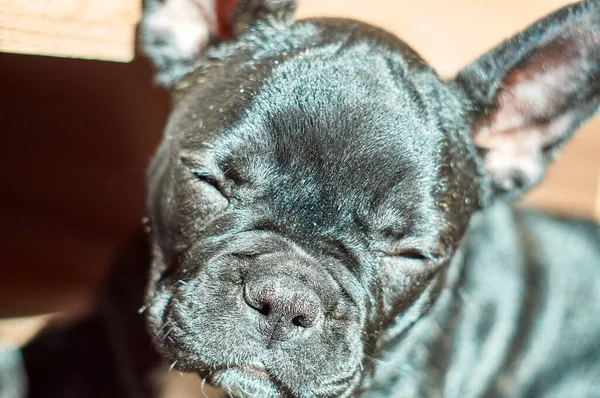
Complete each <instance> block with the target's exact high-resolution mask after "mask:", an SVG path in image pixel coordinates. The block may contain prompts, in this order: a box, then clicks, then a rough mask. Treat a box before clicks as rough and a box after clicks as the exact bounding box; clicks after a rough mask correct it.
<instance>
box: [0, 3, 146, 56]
mask: <svg viewBox="0 0 600 398" xmlns="http://www.w3.org/2000/svg"><path fill="white" fill-rule="evenodd" d="M140 16H141V1H140V0H100V1H98V0H27V1H23V0H0V51H2V52H13V53H23V54H38V55H52V56H58V57H72V58H87V59H101V60H111V61H120V62H128V61H130V60H131V59H133V55H134V48H135V27H136V24H137V22H138V21H139V18H140Z"/></svg>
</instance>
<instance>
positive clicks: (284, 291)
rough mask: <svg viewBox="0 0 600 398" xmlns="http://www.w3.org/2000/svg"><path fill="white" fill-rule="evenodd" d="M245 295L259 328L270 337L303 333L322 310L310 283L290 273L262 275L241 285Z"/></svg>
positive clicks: (292, 335) (271, 338)
mask: <svg viewBox="0 0 600 398" xmlns="http://www.w3.org/2000/svg"><path fill="white" fill-rule="evenodd" d="M244 299H245V300H246V303H247V304H248V306H249V308H250V310H251V312H252V315H254V316H257V317H258V328H259V330H260V332H261V334H262V335H264V336H265V337H267V339H268V340H269V341H285V340H289V339H291V338H293V337H294V336H302V335H306V331H307V330H308V329H310V328H313V327H314V326H315V325H316V324H317V323H318V322H319V319H320V317H321V314H322V312H323V311H322V305H321V300H320V299H319V296H318V295H317V294H316V292H315V291H314V290H312V289H311V288H310V287H309V286H307V285H306V284H304V283H302V282H301V281H299V280H296V279H294V278H290V277H281V276H279V277H275V276H269V277H262V278H257V279H255V280H252V281H249V282H248V283H247V284H246V285H245V286H244Z"/></svg>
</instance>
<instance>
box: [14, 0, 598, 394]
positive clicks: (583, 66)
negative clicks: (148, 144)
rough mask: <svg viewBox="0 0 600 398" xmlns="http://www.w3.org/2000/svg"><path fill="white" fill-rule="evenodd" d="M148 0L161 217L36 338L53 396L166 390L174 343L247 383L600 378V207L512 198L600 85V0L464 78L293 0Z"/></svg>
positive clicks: (460, 389) (40, 369)
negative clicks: (65, 325) (220, 8)
mask: <svg viewBox="0 0 600 398" xmlns="http://www.w3.org/2000/svg"><path fill="white" fill-rule="evenodd" d="M145 7H146V11H145V17H144V20H143V21H142V24H141V37H142V40H143V46H144V49H145V51H146V53H147V54H148V56H149V58H150V59H151V60H152V61H153V62H154V64H155V65H156V68H157V82H159V83H160V84H162V85H163V86H165V87H167V88H168V89H169V90H170V92H171V94H172V111H171V114H170V118H169V121H168V124H167V127H166V130H165V133H164V138H163V140H162V142H161V143H160V146H159V148H158V150H157V152H156V155H155V157H154V159H153V161H152V163H151V165H150V167H149V172H148V178H147V193H146V199H147V201H146V209H147V216H146V218H145V219H144V235H145V236H138V237H136V238H134V239H133V243H132V244H131V245H129V247H130V249H128V251H126V252H125V254H124V255H122V256H121V258H120V260H119V261H118V262H117V266H116V267H115V276H113V278H112V280H111V282H110V283H109V287H108V288H107V290H106V292H105V294H104V295H103V296H102V299H101V300H100V301H99V305H98V311H97V313H96V314H95V315H94V316H93V317H92V318H91V319H89V320H87V321H86V322H84V323H83V324H80V325H78V326H77V327H76V328H74V329H71V330H70V331H65V332H55V333H54V334H53V335H52V336H48V335H46V336H41V337H40V338H39V339H38V340H37V341H34V342H33V343H32V345H31V346H29V347H27V348H26V349H25V350H24V358H25V363H26V366H27V367H28V370H29V376H30V380H31V382H30V386H31V394H30V396H35V397H49V396H53V397H54V396H55V397H59V396H61V397H64V396H74V397H83V396H85V397H96V396H97V397H100V396H103V397H106V396H114V397H150V396H153V394H155V393H156V389H155V388H154V386H153V383H152V382H151V380H150V379H151V378H150V376H149V375H150V374H154V375H155V373H152V369H153V368H154V367H155V364H159V363H166V364H168V365H169V367H171V368H172V369H176V370H179V371H182V372H191V373H195V374H197V375H199V377H200V378H202V379H203V380H204V381H205V382H206V383H208V384H211V385H213V386H217V387H220V388H223V389H224V391H225V393H227V394H229V395H230V396H233V397H296V398H308V397H353V396H357V397H358V396H360V397H369V398H376V397H460V398H468V397H560V398H564V397H600V227H599V226H598V225H596V224H593V223H588V222H583V221H575V220H567V219H560V218H557V217H552V216H548V215H543V214H540V213H536V212H530V211H525V210H517V209H515V208H513V207H512V206H511V204H510V203H511V202H513V201H514V200H515V199H517V198H519V197H520V196H521V195H523V194H524V193H525V192H527V191H528V190H529V189H531V188H532V187H534V186H535V185H536V184H537V183H538V182H539V181H540V180H541V179H542V177H543V176H544V172H545V170H546V168H547V166H548V164H549V163H550V162H551V161H552V160H553V159H554V158H555V157H556V156H557V155H558V153H559V152H560V149H561V147H562V146H563V144H564V143H565V142H566V141H567V140H568V139H569V138H570V137H571V135H572V134H573V133H574V132H575V131H576V130H577V129H578V128H579V127H580V126H581V125H582V123H584V122H585V121H586V120H588V119H589V118H590V117H591V116H592V115H594V113H595V112H596V111H597V110H598V108H599V106H600V1H584V2H580V3H576V4H573V5H570V6H567V7H565V8H563V9H561V10H559V11H557V12H555V13H554V14H552V15H550V16H548V17H546V18H544V19H542V20H540V21H538V22H536V23H534V24H533V25H532V26H531V27H529V28H527V29H526V30H524V31H523V32H521V33H519V34H517V35H516V36H515V37H513V38H511V39H509V40H507V41H505V42H504V43H502V44H500V45H499V46H497V47H496V48H494V49H492V50H491V51H490V52H488V53H487V54H485V55H483V56H482V57H481V58H479V59H478V60H476V61H474V62H473V63H472V64H470V65H468V66H466V67H465V68H464V69H463V70H462V71H461V72H460V73H459V74H458V75H457V76H456V77H455V78H453V79H451V80H444V79H441V78H440V77H439V76H438V75H437V74H436V72H435V71H434V70H433V69H432V68H431V67H430V66H428V65H427V64H426V62H425V61H424V60H423V59H422V58H420V57H419V55H417V53H416V52H415V51H413V50H412V49H411V48H410V47H409V46H408V45H406V44H405V43H404V42H402V41H401V40H399V39H398V38H396V37H395V36H393V35H392V34H390V33H387V32H385V31H383V30H381V29H378V28H376V27H373V26H370V25H367V24H364V23H361V22H357V21H353V20H346V19H328V18H323V19H308V20H302V21H294V17H293V15H294V10H295V8H296V3H295V1H293V0H240V1H238V2H237V3H236V4H235V5H234V6H232V7H231V10H232V12H231V13H226V15H219V13H218V12H217V11H215V7H216V6H215V4H214V3H212V2H208V1H199V0H165V1H158V0H148V1H146V4H145ZM219 35H220V36H219ZM217 37H227V39H218V38H217ZM138 309H139V311H138ZM138 312H139V314H138ZM48 341H53V344H48ZM48 347H51V350H50V349H48ZM44 350H46V351H44ZM51 358H56V359H57V362H56V365H52V363H50V359H51ZM65 375H68V376H65ZM50 376H51V377H50ZM75 380H76V381H75ZM67 384H69V385H70V387H69V388H70V390H69V391H70V392H69V394H71V395H69V394H67V393H65V391H66V390H65V387H64V386H65V385H67ZM73 391H76V392H73ZM52 394H54V395H52Z"/></svg>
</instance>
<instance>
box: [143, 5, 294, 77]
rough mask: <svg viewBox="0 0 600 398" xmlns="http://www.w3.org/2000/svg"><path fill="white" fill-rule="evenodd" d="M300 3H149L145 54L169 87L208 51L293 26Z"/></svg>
mask: <svg viewBox="0 0 600 398" xmlns="http://www.w3.org/2000/svg"><path fill="white" fill-rule="evenodd" d="M295 10H296V1H295V0H144V15H143V17H142V21H141V23H140V37H141V42H142V48H143V50H144V52H145V53H146V55H147V56H148V57H149V58H150V59H151V60H152V62H153V63H154V65H155V67H156V68H157V69H158V72H157V75H156V81H157V82H158V83H159V84H161V85H163V86H166V87H170V86H172V85H173V83H175V82H176V81H177V80H178V79H179V78H180V77H181V76H183V75H184V74H186V73H188V72H189V71H191V70H193V69H194V68H195V67H196V66H198V62H199V59H200V58H201V56H202V54H203V52H204V50H205V49H206V48H207V47H208V46H209V45H211V44H213V43H216V42H219V41H220V40H230V39H235V38H236V37H237V36H239V35H241V34H243V33H244V32H245V31H246V30H248V29H250V28H252V27H254V26H259V25H261V24H271V25H276V24H284V25H289V24H292V23H293V21H294V12H295Z"/></svg>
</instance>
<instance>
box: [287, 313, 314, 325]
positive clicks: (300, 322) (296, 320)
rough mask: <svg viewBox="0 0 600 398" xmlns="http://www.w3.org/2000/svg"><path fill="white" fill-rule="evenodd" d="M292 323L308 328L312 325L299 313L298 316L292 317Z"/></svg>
mask: <svg viewBox="0 0 600 398" xmlns="http://www.w3.org/2000/svg"><path fill="white" fill-rule="evenodd" d="M292 324H293V325H294V326H297V327H299V328H308V327H311V326H312V325H310V324H309V323H308V322H307V321H306V318H304V317H303V316H301V315H299V316H297V317H295V318H294V319H292Z"/></svg>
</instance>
